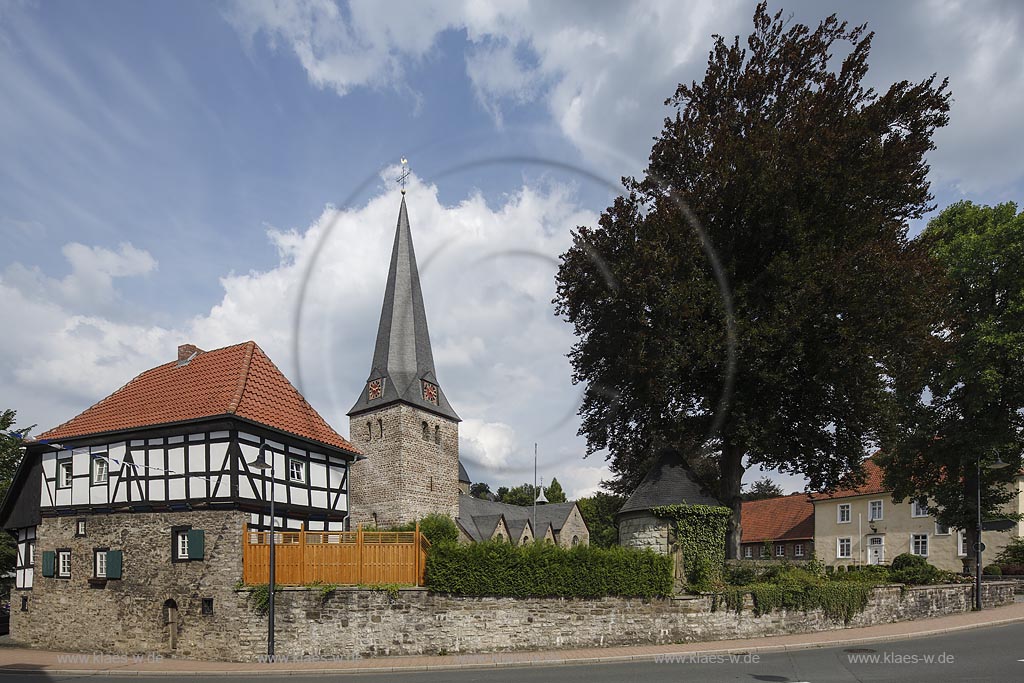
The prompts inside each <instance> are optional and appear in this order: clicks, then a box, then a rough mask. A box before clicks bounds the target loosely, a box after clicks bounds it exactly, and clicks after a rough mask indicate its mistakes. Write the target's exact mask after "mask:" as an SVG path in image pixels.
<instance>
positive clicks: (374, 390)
mask: <svg viewBox="0 0 1024 683" xmlns="http://www.w3.org/2000/svg"><path fill="white" fill-rule="evenodd" d="M383 395H384V378H383V377H381V378H379V379H371V380H370V381H369V382H368V383H367V385H366V397H367V398H368V399H369V400H371V401H372V400H373V399H375V398H380V397H381V396H383Z"/></svg>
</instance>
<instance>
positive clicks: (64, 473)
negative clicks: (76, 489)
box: [57, 458, 74, 489]
mask: <svg viewBox="0 0 1024 683" xmlns="http://www.w3.org/2000/svg"><path fill="white" fill-rule="evenodd" d="M73 476H74V470H73V469H72V467H71V458H68V459H66V460H61V461H60V462H59V463H57V488H62V489H69V488H71V480H72V477H73Z"/></svg>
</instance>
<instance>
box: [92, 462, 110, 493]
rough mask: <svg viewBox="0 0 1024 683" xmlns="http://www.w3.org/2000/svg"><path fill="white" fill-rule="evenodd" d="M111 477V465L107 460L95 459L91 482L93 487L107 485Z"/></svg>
mask: <svg viewBox="0 0 1024 683" xmlns="http://www.w3.org/2000/svg"><path fill="white" fill-rule="evenodd" d="M109 477H110V463H108V462H107V459H106V458H93V461H92V481H91V482H90V483H91V484H92V485H93V486H99V485H100V484H106V483H107V479H108V478H109Z"/></svg>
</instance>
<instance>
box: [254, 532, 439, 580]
mask: <svg viewBox="0 0 1024 683" xmlns="http://www.w3.org/2000/svg"><path fill="white" fill-rule="evenodd" d="M274 533H275V534H276V535H275V537H274V555H275V560H276V561H275V564H276V565H277V566H276V571H275V576H274V583H275V584H277V585H281V586H302V585H305V584H310V583H334V584H338V585H356V584H380V583H398V584H406V585H411V586H422V585H424V574H425V570H426V564H427V549H428V548H429V547H430V541H428V540H427V539H426V537H425V536H423V534H421V533H420V529H419V524H417V525H416V530H415V531H363V530H362V529H357V530H356V531H305V530H300V531H275V532H274ZM242 581H244V582H245V583H246V584H248V585H258V584H265V583H269V582H270V532H269V531H250V530H249V529H248V525H247V526H246V528H245V529H244V534H243V537H242Z"/></svg>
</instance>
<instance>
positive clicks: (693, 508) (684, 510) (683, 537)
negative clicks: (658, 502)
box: [651, 503, 732, 592]
mask: <svg viewBox="0 0 1024 683" xmlns="http://www.w3.org/2000/svg"><path fill="white" fill-rule="evenodd" d="M651 512H652V513H654V514H655V515H657V516H658V517H662V518H664V519H667V520H669V522H670V524H671V525H672V528H673V530H674V531H675V536H676V545H677V546H678V547H679V549H680V551H681V554H682V561H683V572H684V575H685V578H686V585H687V587H689V589H690V590H691V591H694V592H707V591H710V590H712V589H714V588H715V587H717V586H720V585H721V584H722V583H723V578H724V577H723V571H724V568H725V535H726V530H727V529H728V526H729V516H730V515H731V514H732V511H731V510H730V509H729V508H727V507H722V506H719V505H686V504H685V503H684V504H680V505H663V506H660V507H656V508H652V509H651Z"/></svg>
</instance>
